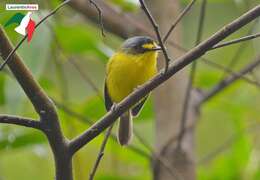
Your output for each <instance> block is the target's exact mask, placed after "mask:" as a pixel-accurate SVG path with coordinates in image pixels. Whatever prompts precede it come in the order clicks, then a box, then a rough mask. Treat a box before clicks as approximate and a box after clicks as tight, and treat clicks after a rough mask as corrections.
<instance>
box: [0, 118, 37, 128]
mask: <svg viewBox="0 0 260 180" xmlns="http://www.w3.org/2000/svg"><path fill="white" fill-rule="evenodd" d="M0 123H3V124H15V125H19V126H24V127H29V128H34V129H39V130H41V129H42V127H41V123H40V122H39V121H36V120H34V119H30V118H24V117H19V116H10V115H0Z"/></svg>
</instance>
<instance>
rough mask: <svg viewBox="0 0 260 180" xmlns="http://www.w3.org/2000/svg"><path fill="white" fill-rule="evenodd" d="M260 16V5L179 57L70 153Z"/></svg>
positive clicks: (73, 144) (73, 145) (81, 138)
mask: <svg viewBox="0 0 260 180" xmlns="http://www.w3.org/2000/svg"><path fill="white" fill-rule="evenodd" d="M259 16H260V5H258V6H256V7H255V8H253V9H251V10H250V11H248V12H247V13H245V14H243V15H242V16H240V17H239V18H237V19H236V20H234V21H233V22H231V23H230V24H228V25H226V26H224V27H223V28H222V29H220V30H219V31H217V32H216V33H215V34H213V35H212V36H211V37H209V38H208V39H207V40H205V41H204V42H202V43H200V44H199V45H198V46H196V47H194V48H193V49H191V50H190V51H189V52H188V53H186V54H185V55H183V56H181V57H179V58H178V59H177V60H176V61H174V62H173V63H171V64H170V66H169V69H168V71H166V72H164V73H163V71H161V72H160V73H158V74H157V75H156V76H155V77H153V78H152V79H151V80H150V81H149V82H146V83H145V84H144V85H143V86H141V87H140V88H138V89H136V90H135V91H134V92H133V93H131V94H130V95H129V96H128V97H126V98H125V99H124V100H123V101H122V102H120V103H118V104H117V106H116V107H115V108H114V109H113V110H112V111H110V112H108V113H107V114H106V115H104V116H103V117H102V118H101V119H100V120H99V121H97V122H96V123H95V124H94V125H92V126H91V127H90V128H89V129H87V130H86V131H85V132H83V133H82V134H81V135H79V136H78V137H76V138H74V139H73V140H72V141H71V142H70V143H69V149H70V153H71V154H74V153H76V152H77V151H78V150H79V149H81V148H82V147H83V146H85V145H86V144H87V143H88V142H90V141H91V140H92V139H94V138H95V137H96V136H98V135H99V134H100V133H101V132H103V131H104V130H105V129H106V128H108V127H109V126H110V125H111V124H113V123H114V122H115V121H116V120H117V118H119V116H120V115H122V114H123V113H124V112H125V111H127V110H128V109H129V108H130V107H131V106H133V105H134V104H136V103H137V102H138V101H140V100H141V99H142V98H143V97H145V96H146V95H147V94H148V93H150V92H151V91H152V90H153V89H155V88H156V87H158V86H159V85H161V84H162V83H163V82H165V81H166V80H168V79H169V78H170V77H172V76H173V75H174V74H176V73H177V72H178V71H180V70H181V69H183V68H184V67H185V66H187V65H188V64H190V63H192V62H193V61H195V60H196V59H198V58H199V57H201V56H203V55H204V54H205V53H206V52H207V51H208V50H209V49H210V48H211V47H213V46H214V45H215V44H217V43H219V42H220V41H222V40H223V39H225V38H226V37H228V36H229V35H231V34H232V33H234V32H236V31H237V30H238V29H241V28H242V27H243V26H245V25H246V24H248V23H250V22H251V21H253V20H254V19H256V18H257V17H259Z"/></svg>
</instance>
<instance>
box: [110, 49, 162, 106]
mask: <svg viewBox="0 0 260 180" xmlns="http://www.w3.org/2000/svg"><path fill="white" fill-rule="evenodd" d="M156 59H157V53H156V52H148V53H145V54H143V55H129V54H124V53H116V54H115V55H114V56H112V57H111V58H110V60H109V62H108V65H107V77H106V83H107V88H108V93H109V95H110V98H111V99H112V101H114V102H120V101H121V100H123V99H124V98H125V97H126V96H128V95H129V94H130V93H131V92H133V90H134V89H135V88H137V87H138V86H140V85H142V84H144V83H145V82H146V81H148V80H149V79H151V78H152V77H153V76H154V75H155V74H156V72H157V69H156Z"/></svg>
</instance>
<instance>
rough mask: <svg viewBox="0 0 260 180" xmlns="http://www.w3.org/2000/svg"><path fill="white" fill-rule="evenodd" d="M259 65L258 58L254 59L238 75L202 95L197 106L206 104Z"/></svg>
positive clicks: (259, 58)
mask: <svg viewBox="0 0 260 180" xmlns="http://www.w3.org/2000/svg"><path fill="white" fill-rule="evenodd" d="M259 65H260V56H258V57H257V58H256V60H255V61H254V62H252V63H250V64H249V65H247V66H246V67H245V68H243V69H241V70H240V72H239V73H238V75H236V76H229V77H228V78H226V79H224V80H223V81H221V82H220V83H218V84H217V85H216V86H215V87H213V88H212V89H211V90H210V91H208V92H207V93H205V94H204V96H203V98H202V99H201V100H200V101H199V103H198V104H199V105H202V104H203V103H204V102H207V101H208V100H209V99H211V98H212V97H214V96H215V95H217V94H218V93H220V92H222V91H223V90H224V89H225V88H226V87H228V86H230V84H232V83H234V82H236V81H237V80H239V79H240V77H241V76H242V75H245V74H247V73H250V72H251V71H252V70H253V69H255V68H256V67H257V66H259Z"/></svg>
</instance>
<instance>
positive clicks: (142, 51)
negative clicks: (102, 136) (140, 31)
mask: <svg viewBox="0 0 260 180" xmlns="http://www.w3.org/2000/svg"><path fill="white" fill-rule="evenodd" d="M160 50H161V47H160V46H159V45H157V43H156V42H155V41H154V40H153V39H152V38H150V37H147V36H134V37H131V38H129V39H127V40H125V41H124V42H123V44H122V45H121V46H120V48H119V49H118V50H117V51H116V52H115V53H114V54H113V55H112V56H111V57H110V58H109V60H108V63H107V65H106V76H105V83H104V84H105V85H104V99H105V107H106V110H107V111H110V110H111V109H113V107H114V105H116V104H117V103H119V102H121V101H122V100H123V99H124V98H125V97H127V96H128V95H129V94H131V93H132V92H133V91H134V90H135V89H137V88H139V87H140V86H141V85H143V84H144V83H145V82H147V81H148V80H150V79H151V78H152V77H153V76H155V75H156V73H157V58H158V52H159V51H160ZM148 96H149V95H147V96H146V97H144V98H143V99H141V100H140V101H139V102H138V103H137V104H135V105H134V106H132V107H131V108H130V109H129V110H127V111H126V112H125V113H123V114H122V115H121V116H120V118H119V126H118V133H117V139H118V142H119V144H120V145H122V146H126V145H128V144H129V143H130V141H131V139H132V131H133V128H132V126H133V122H132V117H136V116H138V114H139V112H140V111H141V109H142V107H143V105H144V103H145V101H146V100H147V98H148Z"/></svg>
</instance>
